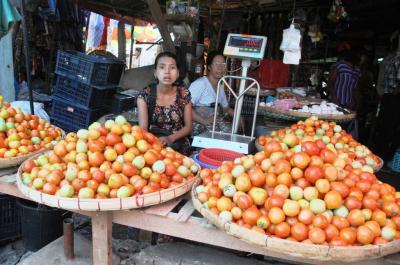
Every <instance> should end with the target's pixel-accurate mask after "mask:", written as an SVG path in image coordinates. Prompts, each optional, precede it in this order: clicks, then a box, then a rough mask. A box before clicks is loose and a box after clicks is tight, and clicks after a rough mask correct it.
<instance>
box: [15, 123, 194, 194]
mask: <svg viewBox="0 0 400 265" xmlns="http://www.w3.org/2000/svg"><path fill="white" fill-rule="evenodd" d="M198 169H199V168H198V166H197V165H196V164H195V163H194V161H193V160H192V159H191V158H189V157H185V156H184V155H182V154H180V153H178V152H175V151H174V150H172V149H170V148H164V147H163V146H162V144H161V143H160V141H159V140H158V138H156V137H155V136H154V135H153V134H151V133H149V132H147V131H144V130H142V129H141V128H140V127H139V126H131V125H130V124H129V123H128V122H127V121H126V119H125V118H124V117H123V116H118V117H116V119H115V120H107V121H106V122H105V124H103V125H102V124H100V123H98V122H95V123H93V124H91V125H90V126H89V128H88V129H80V130H79V131H78V132H77V133H68V134H67V135H66V136H65V138H64V139H63V140H61V141H59V142H58V143H57V144H56V145H55V146H54V148H53V150H51V151H49V152H47V153H45V154H43V155H40V156H39V157H37V158H36V159H30V160H27V161H26V162H25V163H24V164H23V165H22V166H21V169H20V170H22V172H23V173H22V174H21V179H22V182H23V184H24V185H27V186H29V187H31V188H32V189H34V190H38V191H40V192H42V193H45V194H50V195H55V196H57V197H64V198H82V199H92V198H96V199H106V198H127V197H131V196H134V195H144V194H150V193H155V192H157V193H158V192H160V191H162V190H165V189H168V188H171V187H174V186H178V185H180V184H182V183H185V182H187V181H189V180H191V179H193V178H194V176H195V175H196V173H197V171H198ZM160 196H161V195H160Z"/></svg>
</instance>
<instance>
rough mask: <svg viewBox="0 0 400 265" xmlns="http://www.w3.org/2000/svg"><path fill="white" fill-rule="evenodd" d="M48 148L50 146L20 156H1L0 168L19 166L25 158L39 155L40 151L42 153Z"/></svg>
mask: <svg viewBox="0 0 400 265" xmlns="http://www.w3.org/2000/svg"><path fill="white" fill-rule="evenodd" d="M50 149H51V147H48V148H43V149H40V150H38V151H36V152H33V153H29V154H26V155H22V156H16V157H12V158H1V159H0V169H1V168H9V167H15V166H19V165H21V163H22V162H24V161H25V160H27V159H29V158H31V157H34V156H37V155H40V154H42V153H44V152H46V151H48V150H50Z"/></svg>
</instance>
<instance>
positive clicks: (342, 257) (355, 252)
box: [191, 179, 400, 263]
mask: <svg viewBox="0 0 400 265" xmlns="http://www.w3.org/2000/svg"><path fill="white" fill-rule="evenodd" d="M199 184H200V179H197V180H196V182H195V183H194V184H193V187H192V191H191V196H192V202H193V205H194V207H195V208H196V210H197V211H198V212H199V213H201V214H202V215H203V216H204V217H205V218H206V219H207V220H208V221H210V222H211V223H212V224H213V225H215V226H216V227H218V228H219V229H221V230H223V231H225V232H227V233H228V234H230V235H232V236H235V237H237V238H240V239H242V240H244V241H246V242H247V243H250V244H255V245H258V246H261V247H263V248H265V249H266V250H268V252H276V253H281V254H282V253H283V254H286V255H290V256H292V257H296V258H302V259H307V260H310V261H311V260H313V261H316V260H318V261H334V262H343V263H346V262H357V261H362V260H369V259H377V258H380V257H383V256H387V255H390V254H394V253H397V252H399V251H400V240H396V241H392V242H390V243H388V244H385V245H367V246H359V247H335V246H322V245H314V244H305V243H300V242H293V241H289V240H285V239H280V238H277V237H272V236H268V235H265V234H261V233H259V232H255V231H252V230H250V229H247V228H245V227H242V226H239V225H237V224H235V223H232V222H228V221H225V220H223V219H221V218H219V217H218V215H216V214H215V213H213V212H212V211H210V210H209V209H207V208H205V207H204V206H203V205H202V204H201V202H200V201H199V200H198V199H197V194H196V187H197V186H198V185H199ZM266 252H267V251H266ZM266 255H268V254H267V253H266Z"/></svg>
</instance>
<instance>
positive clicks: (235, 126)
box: [233, 59, 251, 133]
mask: <svg viewBox="0 0 400 265" xmlns="http://www.w3.org/2000/svg"><path fill="white" fill-rule="evenodd" d="M250 64H251V61H250V60H248V59H243V60H242V76H243V77H246V76H247V71H248V70H249V67H250ZM245 86H246V80H245V79H242V80H240V87H239V93H238V95H241V94H242V93H243V91H244V88H245ZM242 105H243V97H240V98H239V102H238V104H237V107H236V108H235V114H234V115H233V133H237V131H238V128H239V122H240V114H241V113H242Z"/></svg>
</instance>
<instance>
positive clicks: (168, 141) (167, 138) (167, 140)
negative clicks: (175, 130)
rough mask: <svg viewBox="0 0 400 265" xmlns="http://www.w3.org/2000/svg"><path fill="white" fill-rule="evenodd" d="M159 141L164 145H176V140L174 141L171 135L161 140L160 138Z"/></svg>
mask: <svg viewBox="0 0 400 265" xmlns="http://www.w3.org/2000/svg"><path fill="white" fill-rule="evenodd" d="M158 139H159V140H160V142H161V143H162V144H163V145H169V144H172V143H174V140H173V139H172V137H171V135H168V136H162V137H160V138H158Z"/></svg>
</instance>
